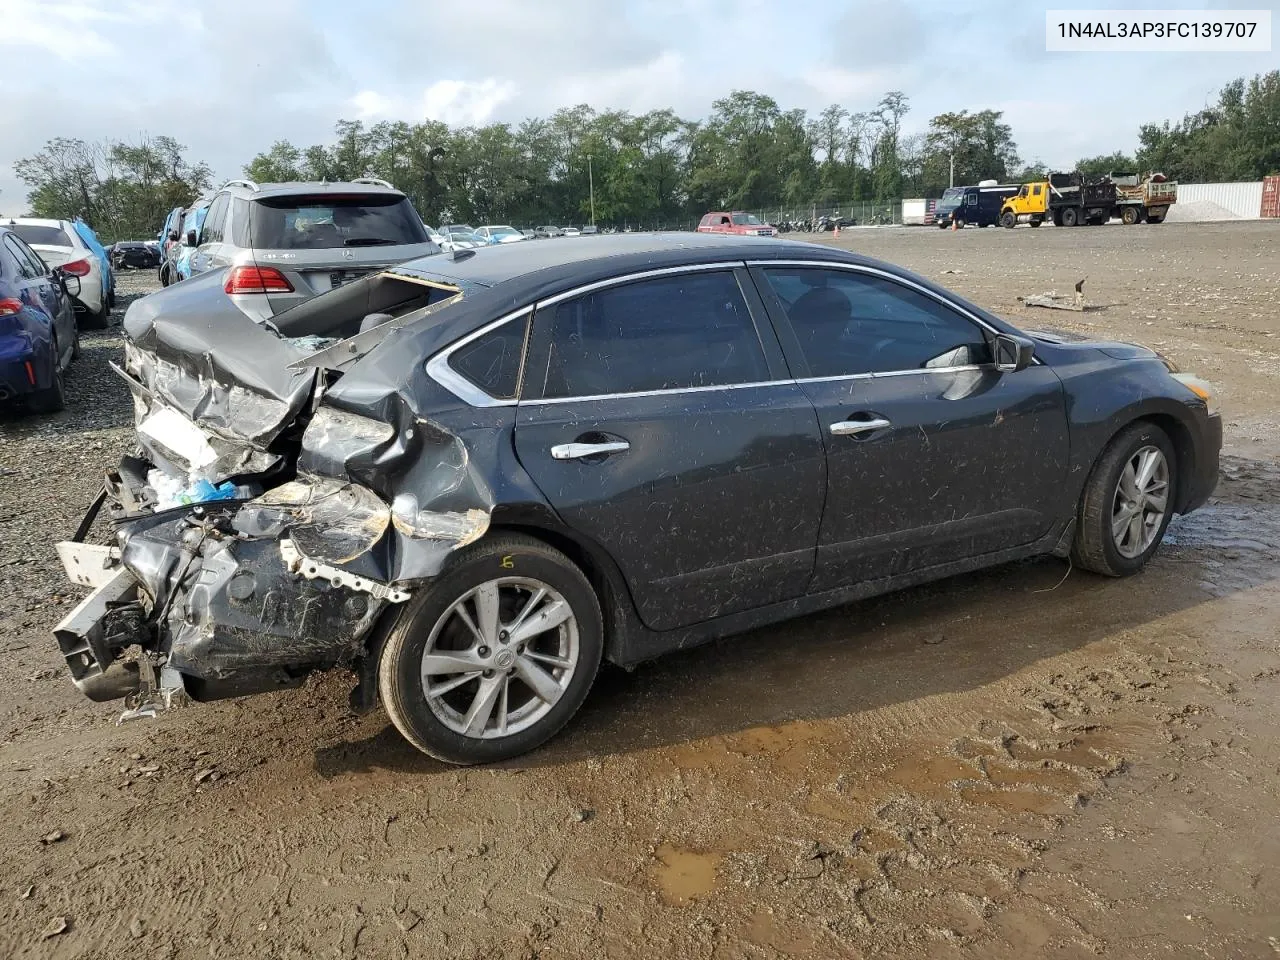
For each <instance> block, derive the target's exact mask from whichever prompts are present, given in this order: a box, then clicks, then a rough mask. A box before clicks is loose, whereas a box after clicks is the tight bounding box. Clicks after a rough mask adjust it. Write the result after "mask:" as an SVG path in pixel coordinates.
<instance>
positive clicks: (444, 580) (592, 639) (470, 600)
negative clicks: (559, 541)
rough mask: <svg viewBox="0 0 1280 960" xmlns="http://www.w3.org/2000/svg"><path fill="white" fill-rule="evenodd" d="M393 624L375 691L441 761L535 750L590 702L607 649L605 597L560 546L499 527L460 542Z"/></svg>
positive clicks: (401, 725) (402, 727)
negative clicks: (482, 537)
mask: <svg viewBox="0 0 1280 960" xmlns="http://www.w3.org/2000/svg"><path fill="white" fill-rule="evenodd" d="M410 604H411V606H410V608H409V609H408V610H406V611H405V612H404V613H403V614H402V615H401V617H400V620H399V622H398V623H397V624H396V626H395V627H394V628H393V629H392V631H391V633H390V634H389V636H388V637H387V641H386V644H385V646H384V647H383V651H382V658H381V661H380V664H379V672H378V688H379V693H380V694H381V697H382V702H383V705H384V706H385V707H386V710H387V713H388V715H389V716H390V717H391V721H392V723H394V724H395V726H396V728H397V729H398V730H399V731H400V733H401V734H403V735H404V737H405V739H406V740H408V741H409V742H410V743H411V744H413V745H414V746H415V747H417V748H418V749H419V750H421V751H423V752H424V753H427V754H430V755H431V756H433V757H435V758H437V759H439V760H444V761H446V762H448V763H458V764H473V763H492V762H495V761H499V760H505V759H508V758H510V757H514V756H517V755H519V754H522V753H525V752H527V751H529V750H532V749H534V748H535V747H538V746H540V745H541V744H542V743H544V742H546V741H547V740H548V739H550V738H551V737H552V736H554V735H555V734H556V733H558V732H559V731H560V729H561V728H562V727H564V725H565V724H566V723H568V722H569V719H570V718H571V717H572V716H573V715H574V713H576V712H577V710H578V708H579V707H580V706H581V705H582V702H583V700H585V699H586V696H587V692H588V691H589V690H590V688H591V684H592V682H593V681H594V679H595V675H596V671H597V669H598V668H599V666H600V660H601V657H602V654H603V649H604V631H603V625H602V620H601V615H600V604H599V601H598V599H597V598H596V594H595V591H594V590H593V589H592V586H591V583H590V582H589V581H588V580H587V578H586V577H585V576H584V575H583V573H582V571H581V570H579V569H578V568H577V566H575V565H574V564H573V562H572V561H570V560H569V558H568V557H566V556H565V555H564V554H563V553H561V552H560V551H558V550H555V549H553V548H551V547H549V546H547V545H546V544H544V543H542V542H540V541H538V540H534V539H532V538H530V537H524V536H517V535H502V536H498V537H494V538H493V539H491V540H488V541H480V542H478V543H476V544H474V545H472V546H469V547H465V548H463V549H462V550H461V551H459V553H458V554H457V556H456V557H455V559H454V560H453V561H452V562H451V563H450V565H449V566H448V567H447V568H446V570H445V572H444V573H443V574H441V576H439V577H438V578H436V579H435V580H433V581H431V583H430V584H428V585H427V586H426V587H425V588H424V589H423V591H422V593H421V594H420V595H419V596H418V597H417V598H415V599H414V600H412V601H410Z"/></svg>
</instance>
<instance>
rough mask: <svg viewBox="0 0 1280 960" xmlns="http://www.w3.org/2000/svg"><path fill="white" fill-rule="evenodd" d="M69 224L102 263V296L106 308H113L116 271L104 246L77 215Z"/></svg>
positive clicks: (114, 303) (91, 229)
mask: <svg viewBox="0 0 1280 960" xmlns="http://www.w3.org/2000/svg"><path fill="white" fill-rule="evenodd" d="M71 226H72V227H73V228H74V229H75V231H76V234H77V235H78V236H79V237H80V239H81V241H83V243H84V245H85V246H86V247H88V248H89V249H90V250H92V251H93V252H94V253H95V254H97V255H98V260H99V262H100V263H101V264H102V275H101V277H100V278H99V280H100V283H101V285H102V296H103V299H104V301H105V302H106V304H107V307H108V309H114V308H115V305H116V273H115V270H114V268H113V267H112V266H111V258H110V257H109V256H107V250H106V248H105V247H104V246H103V245H102V242H101V241H100V240H99V239H98V235H97V234H96V233H94V232H93V228H92V227H91V226H89V225H88V224H87V223H85V222H84V221H83V220H82V219H80V218H79V217H76V219H74V220H72V221H71ZM82 286H83V284H82Z"/></svg>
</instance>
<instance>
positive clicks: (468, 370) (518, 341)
mask: <svg viewBox="0 0 1280 960" xmlns="http://www.w3.org/2000/svg"><path fill="white" fill-rule="evenodd" d="M528 329H529V318H528V317H527V316H526V317H525V318H524V319H523V320H512V321H510V322H509V323H504V324H503V325H502V326H500V327H498V328H497V329H496V330H490V331H489V332H488V333H486V334H485V335H484V336H482V337H477V338H476V339H475V340H472V341H471V342H470V343H468V344H464V345H463V346H461V347H459V348H458V349H457V350H455V351H453V353H452V354H450V355H449V366H451V367H453V369H454V370H455V371H457V372H458V373H460V374H461V375H462V376H464V377H466V378H467V379H468V380H470V381H471V382H472V383H474V384H475V385H476V386H477V387H479V388H480V389H481V390H483V391H484V392H485V393H487V394H488V395H489V396H491V397H493V398H494V399H495V400H514V399H515V398H516V396H517V395H518V394H519V392H520V367H521V365H522V364H523V363H524V345H525V340H526V335H527V333H528Z"/></svg>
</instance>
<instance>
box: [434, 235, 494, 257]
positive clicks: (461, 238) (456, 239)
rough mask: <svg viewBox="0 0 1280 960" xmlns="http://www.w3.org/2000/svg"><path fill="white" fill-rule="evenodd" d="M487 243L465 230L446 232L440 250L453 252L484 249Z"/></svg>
mask: <svg viewBox="0 0 1280 960" xmlns="http://www.w3.org/2000/svg"><path fill="white" fill-rule="evenodd" d="M488 245H489V241H487V240H485V239H484V238H483V237H478V236H476V235H475V234H474V233H469V232H468V231H466V230H448V231H446V232H445V234H444V240H443V241H441V243H440V249H441V250H444V251H446V252H452V251H454V250H474V249H475V248H476V247H486V246H488Z"/></svg>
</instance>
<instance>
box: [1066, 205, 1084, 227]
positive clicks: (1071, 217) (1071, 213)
mask: <svg viewBox="0 0 1280 960" xmlns="http://www.w3.org/2000/svg"><path fill="white" fill-rule="evenodd" d="M1082 220H1083V217H1081V215H1080V211H1079V210H1078V209H1076V208H1075V207H1067V208H1066V209H1064V210H1063V211H1062V225H1063V226H1064V227H1074V226H1076V225H1077V224H1079V223H1080V222H1081V221H1082Z"/></svg>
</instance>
